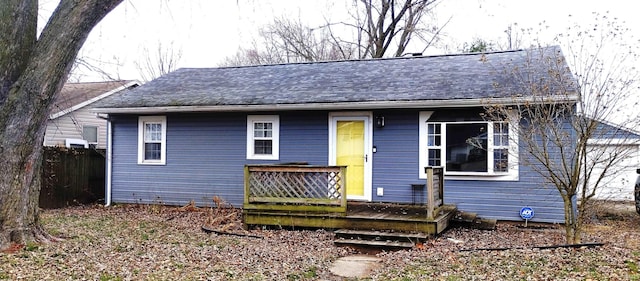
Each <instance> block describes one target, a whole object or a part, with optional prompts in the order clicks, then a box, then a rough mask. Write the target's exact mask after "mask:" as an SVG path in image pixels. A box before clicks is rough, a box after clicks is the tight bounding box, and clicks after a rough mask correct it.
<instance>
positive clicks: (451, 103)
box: [91, 96, 577, 114]
mask: <svg viewBox="0 0 640 281" xmlns="http://www.w3.org/2000/svg"><path fill="white" fill-rule="evenodd" d="M523 102H528V103H530V104H531V103H539V104H544V103H565V102H577V96H561V97H550V98H548V99H545V100H543V101H539V100H533V99H529V98H513V97H509V98H488V99H457V100H419V101H373V102H336V103H303V104H260V105H212V106H160V107H122V108H93V109H92V110H91V111H93V112H95V113H109V114H157V113H172V112H234V111H240V112H244V111H287V110H347V109H349V110H371V109H390V108H403V109H410V108H451V107H478V106H484V105H511V104H518V103H523Z"/></svg>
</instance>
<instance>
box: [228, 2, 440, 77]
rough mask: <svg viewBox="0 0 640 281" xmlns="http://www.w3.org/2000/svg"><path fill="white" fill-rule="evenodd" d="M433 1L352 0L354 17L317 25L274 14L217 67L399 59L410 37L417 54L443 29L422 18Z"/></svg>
mask: <svg viewBox="0 0 640 281" xmlns="http://www.w3.org/2000/svg"><path fill="white" fill-rule="evenodd" d="M437 2H438V0H420V1H416V0H405V1H395V0H380V1H371V0H355V1H353V2H352V5H353V6H352V7H351V8H352V9H350V10H353V12H352V13H351V16H352V19H353V21H351V22H330V21H327V22H326V23H325V24H324V25H322V26H318V27H309V26H307V25H305V24H303V23H302V22H301V21H300V20H299V19H298V20H297V21H296V20H291V19H287V18H278V19H275V20H274V21H273V23H271V24H269V25H267V26H266V27H264V28H262V29H261V30H260V38H259V39H258V40H257V41H254V42H253V44H252V46H251V47H250V48H241V49H240V50H238V52H237V53H236V54H235V55H234V56H231V57H228V58H226V59H225V60H224V61H223V62H222V63H221V65H223V66H237V65H256V64H276V63H291V62H305V61H325V60H345V59H365V58H381V57H384V56H390V55H391V56H396V57H398V56H402V55H404V54H405V52H406V51H407V48H408V46H409V44H410V43H411V42H414V41H416V40H414V37H415V38H417V40H418V41H420V42H421V43H418V44H417V45H418V46H419V50H420V51H417V53H422V52H424V51H425V50H426V48H428V47H429V46H431V44H432V43H433V42H434V40H435V38H436V37H437V35H438V34H439V33H440V31H441V29H442V28H443V27H436V26H433V25H429V23H425V20H424V17H425V15H428V14H429V13H430V12H431V10H432V9H433V8H434V7H435V5H436V4H437ZM427 22H431V21H427ZM345 30H346V31H348V32H345Z"/></svg>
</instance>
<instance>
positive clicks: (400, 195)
mask: <svg viewBox="0 0 640 281" xmlns="http://www.w3.org/2000/svg"><path fill="white" fill-rule="evenodd" d="M374 115H384V116H385V124H386V125H385V127H383V128H374V132H373V140H374V141H373V145H374V146H376V149H377V152H376V153H374V158H373V159H374V162H373V180H372V189H373V190H372V194H373V198H372V199H373V201H378V202H398V203H414V202H416V203H424V199H423V197H422V196H424V194H425V193H426V191H423V190H420V189H418V190H413V189H412V187H411V185H412V184H425V183H426V182H425V180H424V179H420V178H419V175H418V172H419V167H418V153H419V147H418V141H419V135H418V126H419V124H418V111H410V110H405V111H388V112H376V113H375V114H374ZM522 157H525V155H524V154H523V152H522V150H521V151H520V162H521V163H522V162H523V159H522ZM377 187H382V188H384V196H376V188H377ZM444 197H445V203H447V204H455V205H456V206H457V207H458V209H460V210H462V211H466V212H475V213H477V214H478V215H479V216H481V217H484V218H495V219H500V220H521V218H520V215H519V211H520V209H521V208H522V207H524V206H529V207H532V208H533V209H534V211H535V217H534V219H533V220H532V221H538V222H553V223H555V222H563V221H564V207H563V206H564V205H563V202H562V198H561V197H560V195H559V194H558V191H557V189H556V188H555V187H554V186H552V185H546V186H545V184H544V180H543V179H542V178H541V177H540V176H539V175H538V174H537V173H536V172H535V171H533V170H531V168H529V167H526V166H521V167H520V175H519V180H518V181H491V180H477V181H471V180H469V181H464V180H445V190H444Z"/></svg>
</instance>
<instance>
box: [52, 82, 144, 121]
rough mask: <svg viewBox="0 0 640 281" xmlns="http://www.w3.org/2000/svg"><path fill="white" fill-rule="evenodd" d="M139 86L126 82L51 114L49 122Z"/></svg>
mask: <svg viewBox="0 0 640 281" xmlns="http://www.w3.org/2000/svg"><path fill="white" fill-rule="evenodd" d="M140 84H141V83H140V81H137V80H132V81H130V82H127V83H125V84H124V85H121V86H119V87H117V88H115V89H111V90H109V91H108V92H105V93H102V94H100V95H99V96H96V97H94V98H91V99H89V100H86V101H83V102H81V103H78V104H76V105H73V106H71V107H69V108H65V109H63V110H60V111H58V112H56V113H53V114H51V115H49V120H53V119H56V118H59V117H60V116H64V115H66V114H69V113H71V112H74V111H76V110H78V109H80V108H83V107H85V106H87V105H90V104H92V103H94V102H96V101H99V100H101V99H104V98H106V97H108V96H110V95H112V94H115V93H117V92H120V91H122V90H124V89H127V88H130V87H132V86H136V85H140Z"/></svg>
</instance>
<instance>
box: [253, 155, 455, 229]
mask: <svg viewBox="0 0 640 281" xmlns="http://www.w3.org/2000/svg"><path fill="white" fill-rule="evenodd" d="M429 169H430V170H429V171H428V173H427V174H428V176H429V177H428V180H427V182H426V188H427V198H426V199H427V200H425V201H426V202H427V204H425V205H408V204H394V203H370V202H358V201H347V200H346V199H345V198H346V194H345V191H346V186H345V184H346V181H345V173H346V170H345V167H331V166H308V165H251V166H246V167H245V198H244V205H243V215H244V224H245V225H246V226H251V225H268V226H275V227H286V228H296V227H300V228H323V229H354V230H384V231H397V232H417V233H423V234H426V235H436V234H438V233H440V232H442V231H444V230H445V229H446V228H447V226H448V225H449V222H450V220H451V218H453V216H454V215H455V213H456V208H455V206H447V205H443V204H442V202H443V200H442V177H441V169H440V170H438V169H437V168H436V169H435V172H436V173H435V176H434V169H432V168H429ZM438 173H440V174H438Z"/></svg>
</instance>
